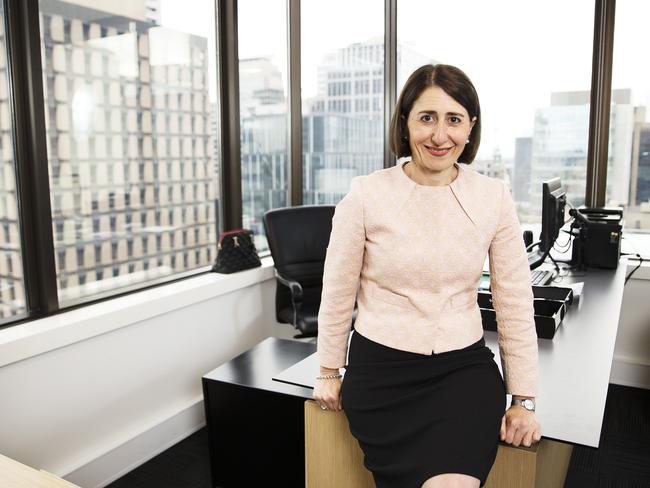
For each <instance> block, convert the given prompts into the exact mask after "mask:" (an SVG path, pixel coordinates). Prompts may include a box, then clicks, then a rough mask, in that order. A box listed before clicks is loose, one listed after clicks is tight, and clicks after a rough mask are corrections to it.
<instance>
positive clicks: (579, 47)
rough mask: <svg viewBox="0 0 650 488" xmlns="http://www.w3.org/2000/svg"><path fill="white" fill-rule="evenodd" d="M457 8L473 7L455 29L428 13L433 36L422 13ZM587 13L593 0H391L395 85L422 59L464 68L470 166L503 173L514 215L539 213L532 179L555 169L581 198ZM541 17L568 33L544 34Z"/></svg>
mask: <svg viewBox="0 0 650 488" xmlns="http://www.w3.org/2000/svg"><path fill="white" fill-rule="evenodd" d="M560 10H561V11H562V15H559V16H558V15H557V12H558V11H560ZM458 12H471V13H472V14H471V15H468V16H464V17H463V21H462V29H460V30H459V28H458V27H459V24H458V23H454V22H439V23H436V33H435V39H436V40H439V42H432V37H431V24H430V22H431V18H434V17H437V18H446V17H447V18H448V17H453V16H454V15H455V14H457V13H458ZM593 15H594V2H593V0H589V1H587V0H580V1H577V2H569V3H567V2H562V1H560V0H551V1H548V2H543V3H540V2H518V1H515V0H508V1H504V2H500V3H499V8H498V9H495V7H494V4H492V3H490V2H475V1H470V0H465V1H459V2H454V3H453V5H452V4H451V3H449V4H445V3H441V2H432V3H422V2H419V1H416V0H400V2H399V10H398V17H397V22H398V26H397V44H398V71H397V75H398V94H399V90H401V87H402V86H403V84H404V82H405V80H406V78H407V77H408V76H409V75H410V73H411V72H412V71H413V70H414V69H415V68H417V67H419V66H421V65H423V64H425V63H434V64H435V63H445V64H452V65H454V66H457V67H458V68H460V69H462V70H463V71H464V72H465V73H466V74H467V75H468V76H469V78H470V79H471V80H472V82H473V83H474V85H475V87H476V90H477V92H478V95H479V98H480V101H481V112H482V134H481V146H480V149H479V152H478V155H477V157H476V160H475V161H474V163H472V168H473V169H476V170H477V171H479V172H481V173H485V174H488V175H490V176H493V177H497V178H502V179H504V180H507V181H508V182H509V184H510V186H511V188H512V190H513V196H514V198H515V201H516V204H517V209H518V213H519V218H520V220H521V221H522V222H539V221H540V219H541V186H542V185H541V183H542V181H544V180H546V179H549V178H551V177H554V176H559V177H560V178H561V179H562V183H563V184H564V185H565V186H566V187H567V197H568V199H569V201H570V202H571V203H572V204H573V205H574V206H578V205H581V204H583V203H584V196H585V182H586V168H587V144H588V135H589V93H590V86H591V60H592V45H593V23H594V18H593ZM531 19H535V20H534V21H531ZM549 26H552V31H553V32H556V33H557V32H565V33H570V42H569V41H568V40H567V36H565V35H549ZM443 41H444V42H443Z"/></svg>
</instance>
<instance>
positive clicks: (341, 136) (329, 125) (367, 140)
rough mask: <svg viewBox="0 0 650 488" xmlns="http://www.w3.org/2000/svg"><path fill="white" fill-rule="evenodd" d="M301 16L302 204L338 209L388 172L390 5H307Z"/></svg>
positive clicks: (313, 0) (337, 1) (372, 0)
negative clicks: (362, 181)
mask: <svg viewBox="0 0 650 488" xmlns="http://www.w3.org/2000/svg"><path fill="white" fill-rule="evenodd" d="M341 12H345V13H346V15H341ZM301 16H302V20H301V22H302V26H301V36H302V39H301V42H302V46H301V55H302V59H301V65H302V77H301V78H302V117H303V120H302V127H303V178H304V179H303V201H304V203H305V204H306V205H310V204H315V205H318V204H332V203H337V202H338V201H339V200H340V199H341V198H342V197H343V196H344V195H345V194H346V193H347V192H348V190H349V186H350V180H351V179H352V177H354V176H357V175H362V174H368V173H371V172H373V171H375V170H377V169H380V168H383V166H384V161H383V157H384V136H383V132H384V126H383V120H384V104H383V73H384V2H382V1H378V0H364V1H358V2H344V1H341V0H332V1H330V2H322V1H318V0H304V1H303V2H302V3H301ZM360 18H363V19H364V20H363V22H358V19H360ZM333 25H336V26H337V35H336V36H332V26H333ZM373 73H377V74H376V75H373ZM375 78H377V79H378V80H379V83H378V84H377V85H375V83H374V81H375ZM334 80H337V81H334ZM371 83H372V87H373V92H374V93H375V94H376V98H375V99H374V100H375V102H374V103H373V104H372V110H370V108H371V107H369V101H368V100H369V93H368V92H369V88H370V86H371ZM330 87H331V88H330ZM343 97H344V98H343Z"/></svg>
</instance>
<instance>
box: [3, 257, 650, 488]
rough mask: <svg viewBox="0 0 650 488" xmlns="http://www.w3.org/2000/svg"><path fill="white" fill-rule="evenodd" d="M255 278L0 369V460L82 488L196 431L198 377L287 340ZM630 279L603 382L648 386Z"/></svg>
mask: <svg viewBox="0 0 650 488" xmlns="http://www.w3.org/2000/svg"><path fill="white" fill-rule="evenodd" d="M266 271H267V272H266V273H264V274H262V275H260V276H261V278H260V280H261V281H258V282H256V283H252V284H249V285H247V286H243V287H239V288H237V289H235V290H233V291H231V292H228V293H224V294H221V295H219V296H216V297H212V298H207V299H202V298H201V299H199V300H198V301H197V302H195V303H193V304H191V305H189V306H185V307H180V308H177V309H175V310H171V311H166V312H165V313H163V314H161V315H156V316H154V317H152V318H149V319H144V320H138V321H137V322H135V323H133V324H131V325H128V326H124V327H120V328H117V329H115V330H111V331H108V332H105V333H102V334H100V335H96V336H93V337H90V338H88V339H85V340H79V341H78V342H75V343H73V344H71V345H68V346H65V347H60V348H57V349H54V350H50V351H46V352H43V353H42V354H38V355H36V356H33V357H27V358H25V359H23V360H20V361H17V362H12V363H10V364H6V365H4V366H2V367H0V453H2V454H5V455H7V456H9V457H12V458H14V459H17V460H19V461H21V462H24V463H26V464H29V465H31V466H33V467H37V468H39V469H45V470H48V471H50V472H53V473H56V474H59V475H63V476H65V477H66V478H67V479H69V480H70V481H73V482H75V483H77V484H79V485H80V486H82V487H84V488H93V487H99V486H104V485H105V484H107V483H108V482H110V481H113V480H114V479H116V478H118V477H119V476H121V475H122V474H124V473H126V472H128V471H129V470H130V469H132V468H134V467H136V466H137V465H139V464H141V463H142V462H144V461H146V460H147V459H149V458H151V457H153V456H154V455H156V454H158V453H159V452H161V451H163V450H164V449H166V448H167V447H169V446H171V445H173V444H174V443H176V442H177V441H179V440H181V439H182V438H184V437H186V436H187V435H189V434H191V433H192V432H194V431H195V430H197V429H199V428H200V427H201V426H202V425H203V424H204V416H203V404H202V389H201V377H202V375H204V374H205V373H207V372H208V371H211V370H212V369H214V368H215V367H217V366H218V365H219V364H221V363H223V362H225V361H227V360H228V359H230V358H232V357H234V356H236V355H237V354H239V353H241V352H243V351H245V350H246V349H248V348H249V347H251V346H252V345H254V344H256V343H257V342H259V341H261V340H262V339H264V338H265V337H268V336H270V335H276V336H283V337H285V338H290V337H291V336H292V331H291V329H290V327H288V326H283V325H278V324H276V322H275V320H274V294H275V281H274V280H273V278H272V274H271V273H270V270H269V269H267V270H266ZM640 271H642V273H639V272H637V273H638V274H637V275H636V276H637V277H638V278H641V279H632V280H630V282H629V283H628V285H627V286H626V288H625V295H624V299H623V308H624V310H623V311H622V314H621V324H620V326H619V335H618V339H617V345H616V350H615V363H614V366H613V369H612V381H613V382H616V383H620V384H630V385H632V386H645V387H648V388H650V381H647V382H646V383H644V381H646V380H648V378H647V376H646V375H645V374H646V372H647V371H648V368H647V365H648V364H650V347H649V343H650V332H649V330H650V323H649V320H650V300H648V298H647V297H649V296H650V268H644V269H642V270H640ZM188 281H191V280H188ZM175 286H179V285H178V284H175ZM134 295H137V294H134ZM143 306H144V305H143ZM18 327H21V326H17V327H14V328H13V329H17V328H18ZM1 332H2V331H0V333H1ZM0 338H1V337H0ZM2 352H3V349H2V348H1V347H0V355H1V354H2ZM1 359H2V358H1V357H0V364H3V362H2V361H1Z"/></svg>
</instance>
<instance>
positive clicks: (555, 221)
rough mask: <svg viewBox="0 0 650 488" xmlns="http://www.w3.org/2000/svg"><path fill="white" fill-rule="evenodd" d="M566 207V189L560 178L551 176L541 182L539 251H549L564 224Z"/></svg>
mask: <svg viewBox="0 0 650 488" xmlns="http://www.w3.org/2000/svg"><path fill="white" fill-rule="evenodd" d="M565 207H566V190H565V189H564V188H563V187H562V184H561V182H560V178H553V179H551V180H547V181H544V182H543V183H542V233H541V235H540V241H541V243H540V251H542V252H547V251H550V250H551V248H552V247H553V244H554V243H555V239H557V237H558V235H559V234H560V229H561V228H562V226H563V225H564V209H565Z"/></svg>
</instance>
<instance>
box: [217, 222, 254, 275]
mask: <svg viewBox="0 0 650 488" xmlns="http://www.w3.org/2000/svg"><path fill="white" fill-rule="evenodd" d="M217 249H218V250H217V259H216V260H215V262H214V265H213V266H212V271H214V272H216V273H235V272H237V271H243V270H245V269H251V268H256V267H258V266H261V265H262V263H261V261H260V257H259V255H258V254H257V249H256V248H255V241H254V239H253V232H252V231H251V230H249V229H237V230H230V231H228V232H224V233H223V234H221V238H220V239H219V245H218V248H217Z"/></svg>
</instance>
